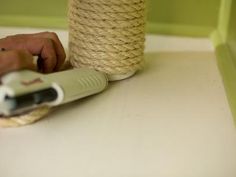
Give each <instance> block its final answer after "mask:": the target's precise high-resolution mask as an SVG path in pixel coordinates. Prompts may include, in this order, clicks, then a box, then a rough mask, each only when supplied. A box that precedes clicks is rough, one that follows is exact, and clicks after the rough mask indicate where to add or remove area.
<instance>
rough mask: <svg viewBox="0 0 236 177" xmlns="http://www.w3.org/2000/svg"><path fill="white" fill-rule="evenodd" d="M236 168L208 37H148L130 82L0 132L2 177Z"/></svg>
mask: <svg viewBox="0 0 236 177" xmlns="http://www.w3.org/2000/svg"><path fill="white" fill-rule="evenodd" d="M35 31H42V30H40V29H39V30H35V29H17V28H16V29H13V28H10V29H9V28H0V37H3V36H5V35H8V34H12V33H22V32H26V33H28V32H35ZM57 32H58V34H59V36H60V38H61V40H62V41H63V43H64V45H65V46H66V44H67V32H65V31H57ZM235 167H236V129H235V125H234V122H233V118H232V116H231V113H230V110H229V106H228V103H227V100H226V96H225V91H224V88H223V84H222V80H221V77H220V74H219V71H218V69H217V66H216V59H215V55H214V51H213V48H212V46H211V43H210V41H208V40H207V39H191V38H180V37H167V36H147V49H146V67H145V69H144V70H143V71H142V72H139V73H138V74H137V75H135V77H133V78H131V79H128V80H125V81H121V82H116V83H112V84H111V85H110V86H109V88H108V89H107V90H106V91H105V92H103V93H101V94H99V95H96V96H93V97H89V98H86V99H83V100H80V101H77V102H75V103H72V104H68V105H65V106H62V107H60V108H59V109H58V110H57V111H55V112H54V113H52V114H50V115H49V116H48V117H47V118H45V119H43V120H42V121H39V122H37V123H35V124H33V125H30V126H26V127H21V128H10V129H0V177H235V176H236V168H235Z"/></svg>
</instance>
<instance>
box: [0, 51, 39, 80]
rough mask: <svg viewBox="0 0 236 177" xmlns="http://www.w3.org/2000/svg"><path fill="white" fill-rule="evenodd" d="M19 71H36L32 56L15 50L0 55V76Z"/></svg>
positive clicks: (26, 52)
mask: <svg viewBox="0 0 236 177" xmlns="http://www.w3.org/2000/svg"><path fill="white" fill-rule="evenodd" d="M20 69H30V70H36V66H35V65H34V64H33V56H32V55H31V54H30V53H29V52H28V51H25V50H15V51H6V52H1V53H0V76H2V75H4V74H6V73H8V72H11V71H15V70H20Z"/></svg>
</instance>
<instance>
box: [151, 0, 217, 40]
mask: <svg viewBox="0 0 236 177" xmlns="http://www.w3.org/2000/svg"><path fill="white" fill-rule="evenodd" d="M220 3H221V0H152V1H150V2H149V8H148V9H149V18H148V20H149V22H150V23H151V24H150V26H151V27H153V29H151V30H152V31H153V32H159V33H167V34H183V35H191V36H192V35H194V36H195V35H200V36H206V35H209V34H210V33H211V32H212V31H213V30H214V29H215V28H216V26H217V23H218V15H219V10H220Z"/></svg>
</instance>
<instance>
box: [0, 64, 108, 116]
mask: <svg viewBox="0 0 236 177" xmlns="http://www.w3.org/2000/svg"><path fill="white" fill-rule="evenodd" d="M107 85H108V80H107V77H106V75H105V74H104V73H101V72H98V71H95V70H93V69H87V68H81V69H72V70H67V71H62V72H56V73H52V74H40V73H37V72H34V71H29V70H22V71H16V72H12V73H9V74H7V75H5V76H4V77H3V78H2V85H1V86H0V113H1V114H4V115H6V116H10V115H14V114H20V113H22V112H24V111H28V110H31V109H34V108H37V107H39V106H43V105H47V106H57V105H61V104H64V103H68V102H72V101H74V100H78V99H80V98H83V97H86V96H89V95H93V94H96V93H99V92H102V91H103V90H104V89H105V88H106V87H107Z"/></svg>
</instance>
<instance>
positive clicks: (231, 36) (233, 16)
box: [227, 0, 236, 64]
mask: <svg viewBox="0 0 236 177" xmlns="http://www.w3.org/2000/svg"><path fill="white" fill-rule="evenodd" d="M227 43H228V46H229V48H230V51H231V53H232V56H233V58H234V62H235V64H236V1H235V0H233V1H232V4H231V10H230V19H229V28H228V35H227Z"/></svg>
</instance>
